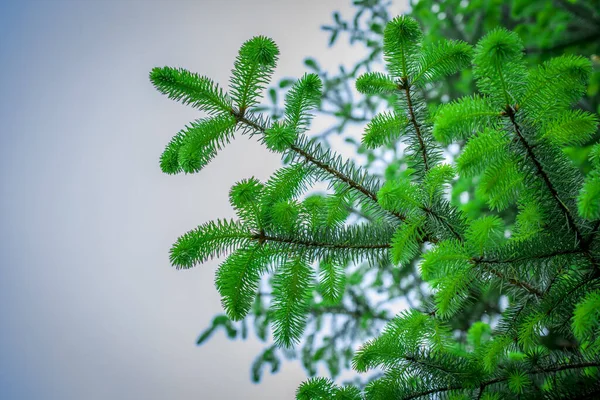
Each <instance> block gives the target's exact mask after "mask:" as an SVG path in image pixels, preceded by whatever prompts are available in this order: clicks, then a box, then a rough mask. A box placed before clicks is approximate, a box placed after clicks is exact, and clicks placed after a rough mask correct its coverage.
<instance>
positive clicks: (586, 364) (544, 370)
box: [403, 361, 600, 400]
mask: <svg viewBox="0 0 600 400" xmlns="http://www.w3.org/2000/svg"><path fill="white" fill-rule="evenodd" d="M589 367H600V362H594V361H591V362H582V363H577V364H565V365H558V366H554V367H548V368H538V369H534V370H531V371H528V372H527V375H537V374H548V373H554V372H560V371H566V370H570V369H582V368H589ZM507 380H508V377H502V378H494V379H490V380H487V381H484V382H482V383H481V384H480V386H479V390H480V394H481V393H483V391H484V390H485V388H486V387H487V386H490V385H493V384H496V383H501V382H506V381H507ZM467 389H471V387H469V386H462V385H450V386H445V387H441V388H435V389H430V390H425V391H422V392H419V393H414V394H411V395H410V396H408V397H404V399H403V400H412V399H418V398H419V397H423V396H427V395H430V394H435V393H442V392H449V391H451V390H467Z"/></svg>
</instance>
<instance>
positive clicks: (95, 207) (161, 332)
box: [0, 0, 406, 400]
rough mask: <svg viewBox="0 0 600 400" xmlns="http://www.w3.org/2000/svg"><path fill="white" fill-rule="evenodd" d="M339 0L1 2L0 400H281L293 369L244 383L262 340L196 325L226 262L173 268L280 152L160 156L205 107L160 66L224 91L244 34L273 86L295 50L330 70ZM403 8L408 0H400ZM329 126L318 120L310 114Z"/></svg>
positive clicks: (338, 53)
mask: <svg viewBox="0 0 600 400" xmlns="http://www.w3.org/2000/svg"><path fill="white" fill-rule="evenodd" d="M350 8H351V6H350V2H349V1H346V0H337V1H320V0H303V1H294V0H272V1H271V0H255V1H247V0H246V1H245V0H235V1H231V0H230V1H218V0H215V1H206V0H197V1H192V0H189V1H167V0H164V1H158V0H146V1H141V0H140V1H133V0H129V1H125V0H79V1H77V0H71V1H64V0H38V1H31V0H8V1H7V0H4V1H2V2H0V61H1V63H0V91H1V95H0V121H1V125H0V127H1V128H0V133H1V135H0V140H1V143H0V163H1V164H0V167H1V174H2V177H1V186H0V187H1V193H0V202H1V207H0V210H1V213H2V218H1V224H0V235H1V237H0V246H1V247H2V248H1V250H0V267H1V268H0V398H1V399H48V400H51V399H108V398H110V399H138V398H144V399H165V398H172V399H188V398H195V399H230V398H236V399H285V398H292V397H293V395H294V392H295V390H296V387H297V386H298V384H299V383H300V382H301V381H302V380H303V379H304V377H305V375H304V372H303V371H302V369H301V367H300V366H299V365H298V364H297V363H284V365H283V369H282V372H280V373H279V374H277V375H275V376H271V375H268V374H267V375H266V376H265V379H264V380H263V382H262V383H261V384H260V385H253V384H252V383H251V382H250V379H249V368H250V364H251V362H252V360H253V359H254V357H255V356H256V355H257V354H258V352H259V351H260V349H262V347H263V345H262V344H259V343H258V342H256V341H254V340H253V339H249V340H248V341H246V342H240V341H234V342H232V341H229V340H227V339H226V338H225V337H224V335H223V334H222V333H220V334H217V335H216V336H215V337H214V338H213V339H212V340H211V341H209V342H208V343H207V344H206V345H204V346H201V347H196V346H195V341H196V338H197V335H198V333H199V332H200V331H201V330H202V329H204V328H205V327H206V326H207V325H208V323H209V321H210V319H211V317H212V316H213V315H214V314H216V313H218V312H220V311H221V305H220V302H219V297H218V294H217V292H216V290H215V288H214V284H213V281H214V270H215V268H216V266H217V264H218V262H217V261H213V262H209V263H207V264H204V265H202V266H201V267H198V268H195V269H192V270H190V271H175V270H174V269H172V268H171V267H170V264H169V261H168V250H169V248H170V246H171V244H172V243H173V242H174V240H175V239H176V238H177V236H179V235H180V234H182V233H183V232H186V231H187V230H189V229H191V228H193V227H195V226H196V225H198V224H200V223H203V222H205V221H208V220H210V219H214V218H216V217H224V218H227V217H232V216H233V212H232V210H231V208H230V206H229V205H228V201H227V195H228V190H229V187H230V186H231V184H232V183H233V182H235V181H237V180H240V179H242V178H248V177H250V176H256V177H257V178H259V179H261V180H265V179H266V178H267V177H268V176H269V175H270V174H271V173H272V172H273V171H274V170H275V169H276V168H277V167H278V166H279V165H280V161H279V158H278V156H277V155H275V154H271V153H269V152H267V151H266V150H265V149H264V148H262V147H261V146H260V145H258V144H257V143H256V142H254V141H250V140H247V139H245V138H239V139H238V140H236V141H235V142H234V143H233V144H231V145H230V146H228V147H227V148H226V149H225V150H224V151H223V152H221V153H220V154H219V156H218V157H217V158H216V159H215V161H214V162H212V163H211V164H210V165H209V166H208V167H207V168H206V169H205V170H203V171H202V173H200V174H196V175H188V176H186V175H180V176H167V175H164V174H162V173H161V172H160V169H159V166H158V157H159V155H160V153H161V152H162V150H163V148H164V146H165V144H166V143H167V142H168V140H169V139H170V138H171V136H172V135H173V134H174V133H176V132H177V131H178V130H179V129H181V128H182V127H183V126H184V125H185V124H186V123H187V122H189V121H191V120H193V119H195V118H197V117H198V116H199V115H198V113H197V112H196V111H194V110H193V109H191V108H187V107H184V106H181V105H180V104H177V103H175V102H172V101H170V100H168V99H167V98H166V97H164V96H161V95H160V94H159V93H158V92H156V91H155V90H154V89H153V88H152V86H151V85H150V83H149V81H148V72H149V71H150V69H151V68H152V67H154V66H163V65H170V66H181V67H186V68H188V69H190V70H193V71H198V72H200V73H202V74H206V75H208V76H211V77H212V78H214V79H215V80H216V81H217V82H219V83H220V84H221V85H226V84H227V80H228V77H229V71H230V69H231V66H232V63H233V60H234V58H235V55H236V53H237V50H238V48H239V46H240V45H241V43H242V42H243V41H245V40H247V39H248V38H250V37H252V36H253V35H257V34H262V35H268V36H270V37H272V38H273V39H275V41H276V42H277V43H278V44H279V46H280V49H281V57H280V62H279V67H278V69H277V74H276V76H275V80H277V79H279V78H281V77H284V76H300V75H301V74H302V73H303V72H304V67H303V65H302V60H303V59H304V58H305V57H306V56H308V55H311V56H314V57H315V58H317V59H319V62H320V63H321V65H322V66H323V67H325V68H326V67H331V68H336V67H337V65H339V64H340V63H343V62H344V61H352V60H353V59H354V58H355V57H356V55H355V54H353V53H352V51H350V48H349V47H347V46H344V45H339V46H336V47H335V48H333V49H328V48H327V40H328V36H327V34H326V33H324V32H322V31H321V30H320V29H319V27H320V26H321V25H322V24H324V23H326V22H328V21H329V20H330V14H331V12H332V11H333V10H334V9H337V10H340V11H341V12H342V14H344V13H348V12H349V11H348V10H350ZM391 9H392V10H393V11H394V12H395V13H399V12H401V11H403V10H405V9H406V3H405V2H404V1H402V0H401V1H397V2H395V3H394V4H393V5H392V8H391ZM315 123H316V124H319V121H318V120H317V121H315Z"/></svg>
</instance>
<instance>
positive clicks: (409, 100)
mask: <svg viewBox="0 0 600 400" xmlns="http://www.w3.org/2000/svg"><path fill="white" fill-rule="evenodd" d="M410 88H411V86H410V84H409V82H408V79H407V78H405V77H403V78H401V83H400V86H399V89H401V90H404V94H405V95H406V104H407V106H408V114H409V117H410V122H411V124H412V125H413V127H414V128H415V134H416V135H417V139H418V140H419V146H420V147H421V156H422V157H423V165H424V169H425V172H427V171H429V168H430V167H429V160H428V159H427V150H426V148H425V142H424V141H423V134H422V133H421V125H420V124H419V123H418V122H417V118H416V116H415V111H414V107H413V102H412V97H411V95H410Z"/></svg>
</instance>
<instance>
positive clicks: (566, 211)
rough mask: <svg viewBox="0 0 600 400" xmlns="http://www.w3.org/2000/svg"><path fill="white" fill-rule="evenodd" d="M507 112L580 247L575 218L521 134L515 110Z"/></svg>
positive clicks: (580, 236) (579, 232)
mask: <svg viewBox="0 0 600 400" xmlns="http://www.w3.org/2000/svg"><path fill="white" fill-rule="evenodd" d="M505 112H506V115H508V117H509V119H510V122H511V124H512V125H513V128H514V130H515V133H516V135H517V137H518V138H519V141H520V142H521V144H522V145H523V147H525V150H526V151H527V155H528V156H529V159H530V160H531V162H532V163H533V165H534V166H535V169H536V172H537V174H538V175H539V176H540V178H541V179H542V181H543V182H544V184H545V185H546V187H547V189H548V191H550V194H551V195H552V198H553V199H554V200H555V201H556V203H557V204H558V207H559V208H560V209H561V211H562V212H563V214H565V216H566V218H567V221H568V222H569V226H570V227H571V228H572V229H573V230H574V232H575V236H576V239H577V242H578V243H579V245H581V244H582V242H583V237H582V235H581V231H580V230H579V228H578V227H577V224H575V219H574V218H573V215H572V214H571V211H570V210H569V209H568V208H567V206H566V205H565V203H563V201H562V200H561V199H560V197H559V195H558V191H557V190H556V188H555V187H554V185H553V184H552V182H551V181H550V177H548V174H547V173H546V171H544V168H543V167H542V164H541V163H540V161H539V160H538V158H537V157H536V155H535V153H534V152H533V148H532V147H531V145H530V144H529V143H528V142H527V140H526V139H525V137H524V136H523V133H522V132H521V127H520V126H519V124H518V123H517V121H516V119H515V110H514V109H513V108H512V107H510V106H507V107H506V110H505Z"/></svg>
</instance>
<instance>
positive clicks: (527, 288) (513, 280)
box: [484, 267, 543, 297]
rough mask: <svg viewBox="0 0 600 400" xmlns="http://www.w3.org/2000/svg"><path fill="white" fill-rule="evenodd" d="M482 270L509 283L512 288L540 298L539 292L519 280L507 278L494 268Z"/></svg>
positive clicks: (540, 293)
mask: <svg viewBox="0 0 600 400" xmlns="http://www.w3.org/2000/svg"><path fill="white" fill-rule="evenodd" d="M484 269H485V270H486V271H488V272H489V273H491V274H493V275H496V276H497V277H498V278H500V279H502V280H505V281H507V282H508V283H510V284H511V285H513V286H518V287H520V288H522V289H525V290H526V291H528V292H529V293H531V294H534V295H535V296H536V297H542V295H543V293H542V292H541V291H540V290H538V289H536V288H534V287H533V286H531V285H530V284H529V283H527V282H521V281H520V280H518V279H515V278H507V277H506V275H504V274H503V273H502V272H500V271H498V270H496V269H494V268H489V267H484Z"/></svg>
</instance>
